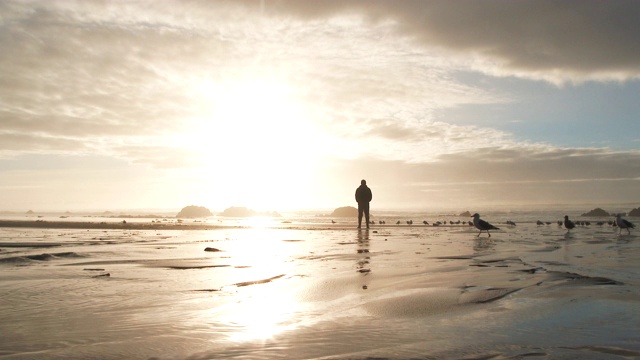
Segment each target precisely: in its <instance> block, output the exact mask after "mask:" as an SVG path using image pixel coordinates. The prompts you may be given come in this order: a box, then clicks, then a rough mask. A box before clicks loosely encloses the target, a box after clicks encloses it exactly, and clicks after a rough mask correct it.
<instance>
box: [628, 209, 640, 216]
mask: <svg viewBox="0 0 640 360" xmlns="http://www.w3.org/2000/svg"><path fill="white" fill-rule="evenodd" d="M629 216H640V207H638V208H636V209H633V210H631V211H629Z"/></svg>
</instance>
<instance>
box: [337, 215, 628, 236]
mask: <svg viewBox="0 0 640 360" xmlns="http://www.w3.org/2000/svg"><path fill="white" fill-rule="evenodd" d="M471 217H472V218H473V221H468V222H467V221H462V220H457V221H449V222H447V221H436V222H433V223H431V224H430V223H429V222H428V221H427V220H424V221H422V224H423V225H424V226H429V225H430V226H441V225H447V224H449V225H468V226H474V227H475V228H476V229H478V230H480V232H479V233H478V235H477V236H480V234H482V232H483V231H486V232H487V235H488V237H491V233H490V232H489V230H500V228H499V227H496V226H494V225H492V224H490V223H489V222H487V221H485V220H482V219H480V214H478V213H475V214H473V215H471ZM331 222H332V223H334V224H335V223H336V222H335V221H333V220H331ZM370 223H371V224H372V225H373V224H375V223H376V222H375V221H371V222H370ZM405 223H406V224H407V225H413V220H406V221H405ZM378 224H380V225H385V224H386V221H385V220H378ZM395 224H396V225H402V224H403V223H402V221H400V220H398V221H396V223H395ZM506 224H507V225H510V226H516V223H515V222H513V221H511V220H507V221H506ZM551 224H552V222H550V221H544V222H543V221H540V220H538V221H536V225H538V226H543V225H551ZM557 224H558V226H560V227H564V228H565V229H567V232H570V231H571V229H574V228H575V227H576V226H590V225H591V222H590V221H572V220H570V219H569V216H568V215H565V216H564V221H563V220H558V221H557ZM605 224H607V225H608V226H612V227H617V228H618V229H619V233H620V234H621V233H622V230H627V234H628V235H630V234H631V230H630V229H633V228H635V225H634V224H633V223H632V222H630V221H629V220H626V219H623V218H622V215H621V214H616V216H615V218H614V219H613V220H609V221H607V222H605V221H598V222H595V225H598V226H604V225H605Z"/></svg>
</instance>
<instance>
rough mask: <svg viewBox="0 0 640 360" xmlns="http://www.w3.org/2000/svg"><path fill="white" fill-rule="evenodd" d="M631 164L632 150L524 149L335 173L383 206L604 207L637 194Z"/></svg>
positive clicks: (370, 164) (639, 174)
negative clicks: (362, 186)
mask: <svg viewBox="0 0 640 360" xmlns="http://www.w3.org/2000/svg"><path fill="white" fill-rule="evenodd" d="M639 160H640V152H638V151H625V152H612V151H608V150H605V149H579V150H576V149H561V148H553V147H542V146H530V147H520V148H509V149H501V148H483V149H477V150H473V151H465V152H459V153H456V154H444V155H441V156H439V157H438V159H437V160H436V161H431V162H421V163H407V162H404V161H398V160H388V161H380V160H377V159H373V158H368V159H360V160H350V161H345V162H341V163H340V165H336V166H337V169H336V170H335V171H336V172H339V173H341V174H342V175H343V178H344V179H349V178H351V179H359V178H361V177H362V178H365V179H367V181H368V183H369V184H370V186H371V187H372V189H374V199H375V200H376V202H377V206H380V207H383V208H386V207H423V208H428V207H434V208H442V207H443V206H444V207H470V206H473V207H488V206H494V205H499V204H515V205H518V204H520V205H527V204H545V203H546V204H551V203H566V204H598V203H600V204H602V203H607V204H609V203H624V202H629V201H630V200H633V196H632V194H637V193H638V191H640V161H639ZM333 186H336V187H339V186H344V184H339V183H337V182H336V184H334V185H333Z"/></svg>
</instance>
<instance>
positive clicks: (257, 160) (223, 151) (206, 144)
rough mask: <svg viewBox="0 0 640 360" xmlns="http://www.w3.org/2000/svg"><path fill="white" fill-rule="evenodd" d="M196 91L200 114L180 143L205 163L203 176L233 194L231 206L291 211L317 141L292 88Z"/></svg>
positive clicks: (261, 85) (255, 84) (208, 87)
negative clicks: (281, 207)
mask: <svg viewBox="0 0 640 360" xmlns="http://www.w3.org/2000/svg"><path fill="white" fill-rule="evenodd" d="M197 89H198V96H199V98H200V104H201V105H200V106H199V109H200V114H199V117H198V118H196V119H194V120H193V121H192V129H191V132H190V134H189V135H188V136H187V138H186V139H185V142H186V146H189V147H190V148H192V149H193V150H194V152H196V153H197V154H199V155H198V156H199V157H200V158H201V161H200V163H203V164H206V165H205V166H204V167H205V169H204V172H206V175H207V176H209V177H211V178H213V179H216V180H217V182H218V184H219V185H221V186H225V188H227V189H228V191H229V192H233V193H234V195H235V198H234V199H235V200H234V201H235V202H236V203H235V204H236V205H242V206H249V207H255V208H258V209H260V208H261V209H268V208H269V207H270V206H271V207H274V206H279V205H281V204H285V203H290V204H291V205H292V206H295V205H294V204H295V200H296V199H295V197H296V196H299V194H300V193H299V191H304V186H305V185H304V184H306V183H308V182H309V180H310V179H311V177H312V176H313V172H314V168H315V162H316V160H318V158H319V156H320V153H319V150H320V149H321V144H322V142H323V140H322V138H321V137H322V132H321V131H319V130H318V128H317V127H316V126H314V122H313V119H312V118H311V116H310V110H309V109H308V108H307V107H306V106H305V104H304V103H303V102H302V101H301V100H300V99H299V97H298V96H297V94H296V90H295V88H294V87H292V86H291V85H289V84H287V83H286V82H277V81H273V80H265V79H251V80H238V81H235V82H233V83H228V84H224V85H217V84H211V83H203V84H200V85H199V86H198V87H197ZM256 184H259V189H256Z"/></svg>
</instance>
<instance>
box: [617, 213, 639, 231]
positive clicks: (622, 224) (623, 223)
mask: <svg viewBox="0 0 640 360" xmlns="http://www.w3.org/2000/svg"><path fill="white" fill-rule="evenodd" d="M616 224H617V225H618V228H619V229H620V233H622V229H627V233H629V235H631V230H629V229H633V228H634V227H636V226H635V225H633V223H631V222H630V221H627V220H625V219H623V218H622V215H620V214H617V215H616Z"/></svg>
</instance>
